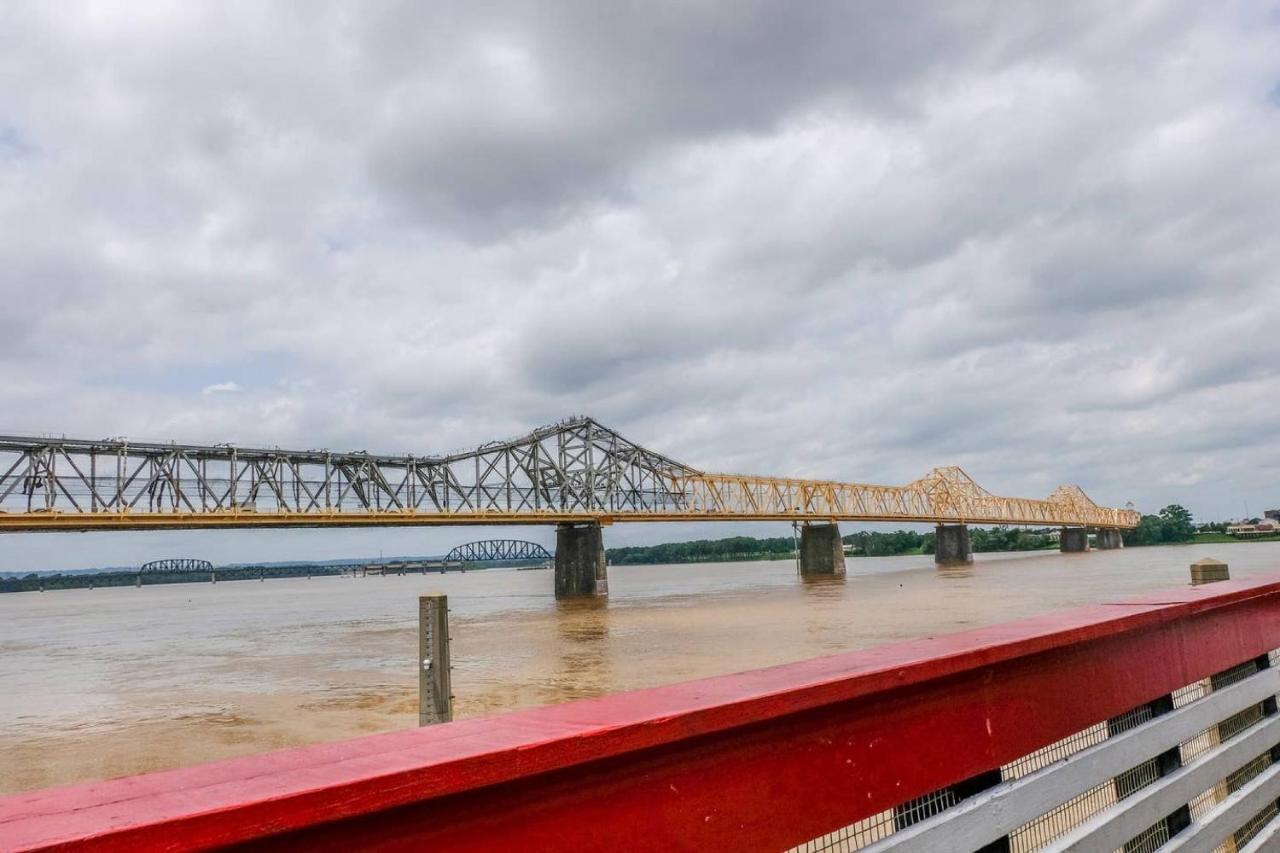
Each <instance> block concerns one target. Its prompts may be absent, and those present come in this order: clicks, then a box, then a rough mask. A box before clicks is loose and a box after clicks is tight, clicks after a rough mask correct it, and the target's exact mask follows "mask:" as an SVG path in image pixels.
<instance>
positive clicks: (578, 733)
mask: <svg viewBox="0 0 1280 853" xmlns="http://www.w3.org/2000/svg"><path fill="white" fill-rule="evenodd" d="M1276 648H1280V575H1277V576H1271V577H1267V578H1264V579H1255V580H1252V581H1249V582H1228V583H1221V584H1216V585H1213V586H1208V587H1198V588H1192V587H1186V588H1183V589H1177V590H1172V591H1169V592H1165V593H1161V594H1157V595H1147V596H1138V597H1129V598H1123V599H1119V600H1116V601H1114V602H1111V603H1107V604H1101V605H1095V606H1090V607H1084V608H1080V609H1077V610H1071V611H1067V612H1062V613H1057V614H1053V615H1049V616H1044V617H1038V618H1034V619H1027V620H1023V621H1019V622H1014V623H1010V624H1004V625H998V626H995V627H991V628H983V629H980V630H976V631H970V632H966V633H962V634H953V635H949V636H942V637H932V638H928V639H922V640H917V641H912V642H908V643H900V644H896V645H891V646H883V647H880V648H874V649H868V650H866V651H858V652H850V653H846V654H840V655H835V656H832V657H826V658H819V659H814V660H808V661H803V662H800V663H795V664H787V665H784V666H778V667H773V668H770V669H762V670H757V671H753V672H746V673H741V674H737V675H728V676H723V677H719V678H710V679H704V680H701V681H692V682H686V683H682V684H674V685H670V686H666V687H659V688H655V689H651V690H640V691H636V692H632V693H621V694H615V695H612V696H607V697H604V698H601V699H593V700H586V701H579V702H570V703H566V704H563V705H556V706H550V707H545V708H538V709H534V710H529V711H521V712H516V713H511V714H503V715H498V716H492V717H485V718H479V719H471V720H463V721H460V722H455V723H449V724H445V725H439V726H431V727H426V728H421V729H413V730H410V731H403V732H395V733H391V734H384V735H375V736H371V737H365V738H359V739H356V740H350V741H344V742H340V743H333V744H324V745H319V746H313V747H306V748H302V749H292V750H286V751H281V752H274V753H268V754H265V755H259V756H254V757H251V758H244V759H236V760H231V761H221V762H216V763H213V764H206V765H202V766H198V767H190V768H186V769H182V770H174V771H168V772H162V773H151V774H147V775H144V776H137V777H132V778H125V779H116V780H113V781H109V782H101V783H93V784H87V785H80V786H76V787H71V788H62V789H50V790H45V791H36V792H32V793H26V794H19V795H16V796H10V797H8V798H4V799H0V848H3V849H6V850H7V849H41V848H44V849H74V848H82V847H86V848H87V847H94V848H98V849H110V850H130V851H133V850H138V849H143V848H150V847H162V848H166V849H180V848H210V847H218V846H223V845H230V844H250V845H264V846H287V847H293V848H304V849H308V850H351V849H355V848H357V847H359V848H362V849H367V848H377V849H387V850H390V849H401V848H404V849H431V850H445V849H466V850H485V849H491V850H517V849H518V850H575V851H579V850H595V849H608V850H610V851H623V850H664V851H665V850H693V849H698V850H706V849H715V850H758V849H775V850H776V849H784V848H786V847H789V846H791V845H794V844H798V843H801V842H803V841H805V840H806V839H811V838H814V837H816V836H819V835H822V834H823V833H825V832H829V831H832V830H834V829H836V828H838V827H841V826H845V825H848V824H851V823H853V822H855V821H858V820H861V819H863V818H865V817H868V816H870V815H873V814H876V813H879V812H882V811H884V810H885V809H890V808H892V807H894V806H895V805H898V804H901V803H903V802H904V801H906V800H909V799H911V798H914V797H917V796H921V795H924V794H926V793H928V792H931V791H936V790H938V789H940V788H943V787H946V786H948V785H952V784H954V783H956V782H958V781H960V780H964V779H968V778H971V777H974V776H976V775H978V774H980V773H983V772H985V771H990V770H991V769H992V768H998V767H1000V766H1001V764H1003V763H1006V762H1009V761H1011V760H1013V759H1015V758H1017V757H1019V756H1023V755H1026V754H1028V753H1031V752H1033V751H1034V750H1036V749H1038V748H1040V747H1043V746H1045V745H1046V744H1049V743H1051V742H1053V741H1055V740H1058V739H1060V738H1063V737H1066V736H1067V735H1070V734H1072V733H1074V732H1078V731H1080V730H1082V729H1085V728H1086V727H1088V726H1090V725H1093V724H1095V723H1098V722H1099V721H1104V720H1107V719H1108V718H1110V717H1113V716H1115V715H1117V714H1120V713H1122V712H1124V711H1126V710H1128V709H1131V708H1134V707H1135V706H1137V705H1140V704H1142V703H1144V702H1148V701H1150V700H1152V699H1154V698H1155V697H1158V696H1161V695H1164V694H1168V693H1170V692H1171V691H1173V690H1174V689H1176V688H1179V687H1181V686H1183V685H1187V684H1189V683H1192V682H1194V681H1196V680H1197V679H1201V678H1205V677H1208V676H1210V675H1212V674H1214V673H1218V672H1221V671H1223V670H1225V669H1227V668H1228V667H1231V666H1233V665H1236V664H1238V663H1240V662H1241V661H1245V660H1249V659H1251V658H1254V657H1256V656H1258V655H1262V654H1264V653H1266V652H1267V651H1269V650H1271V649H1276Z"/></svg>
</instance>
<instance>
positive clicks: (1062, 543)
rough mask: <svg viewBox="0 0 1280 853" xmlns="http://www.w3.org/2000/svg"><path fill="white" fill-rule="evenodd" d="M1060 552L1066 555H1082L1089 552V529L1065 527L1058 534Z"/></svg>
mask: <svg viewBox="0 0 1280 853" xmlns="http://www.w3.org/2000/svg"><path fill="white" fill-rule="evenodd" d="M1058 550H1059V551H1061V552H1062V553H1064V554H1082V553H1084V552H1085V551H1088V550H1089V528H1087V527H1064V528H1062V530H1061V531H1059V533H1058Z"/></svg>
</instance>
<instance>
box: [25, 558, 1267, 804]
mask: <svg viewBox="0 0 1280 853" xmlns="http://www.w3.org/2000/svg"><path fill="white" fill-rule="evenodd" d="M1203 556H1216V557H1219V558H1221V559H1224V560H1226V561H1227V562H1228V563H1230V565H1231V572H1232V576H1233V577H1245V576H1247V575H1249V574H1254V573H1257V572H1260V571H1264V570H1268V569H1280V543H1249V544H1238V545H1237V544H1227V545H1203V546H1186V547H1169V548H1134V549H1128V550H1123V551H1108V552H1093V553H1090V554H1068V555H1063V554H1057V553H1053V552H1049V553H1046V552H1032V553H1023V554H1002V555H992V554H986V555H983V554H980V555H977V557H976V562H975V563H974V564H973V565H972V566H965V567H960V568H952V569H937V568H935V567H934V566H933V564H932V561H931V558H930V557H888V558H860V559H851V560H849V564H848V574H847V576H846V577H845V578H844V579H817V580H813V579H801V578H799V577H798V576H797V574H796V567H795V563H794V562H793V561H790V560H785V561H775V562H755V563H716V564H694V565H681V566H615V567H611V568H610V570H609V589H610V593H611V595H610V597H609V599H608V600H607V601H603V600H598V601H585V602H556V601H555V599H554V597H553V595H552V576H551V573H550V572H549V571H503V570H488V571H483V572H468V573H467V574H465V575H462V574H449V575H427V576H425V577H423V576H420V575H414V576H406V577H396V576H392V577H368V578H333V577H326V578H315V579H312V580H306V579H287V580H269V581H266V582H263V583H259V582H257V581H240V582H234V583H227V582H224V583H219V584H216V585H211V584H183V585H172V586H150V587H143V588H141V589H136V588H132V587H114V588H105V589H97V590H92V591H89V590H69V591H57V592H49V593H43V594H41V593H21V594H13V595H3V596H0V654H2V655H3V657H2V658H0V659H2V660H3V661H4V665H3V668H2V669H0V719H2V720H3V722H0V750H5V751H7V752H8V753H9V756H10V757H11V758H12V759H13V760H11V761H6V762H0V768H3V767H5V766H8V767H9V768H11V769H10V770H9V771H5V770H3V769H0V790H14V789H18V788H23V787H33V786H36V785H41V784H51V783H55V782H65V781H73V780H77V779H82V778H94V777H96V776H100V775H111V774H112V773H125V772H136V771H138V770H142V769H151V768H153V767H162V766H173V765H175V764H182V763H190V762H192V761H198V760H204V759H206V758H211V757H219V756H223V755H231V754H239V753H243V752H252V751H256V750H260V749H266V748H270V747H274V746H281V745H287V744H293V743H304V742H310V741H314V740H324V739H333V738H338V737H346V736H351V735H354V734H359V733H362V732H368V731H376V730H383V729H391V728H400V727H405V726H410V725H413V724H414V723H415V721H416V705H415V703H416V682H415V681H414V679H415V678H416V669H415V666H414V658H415V655H416V640H415V630H416V623H415V620H416V606H417V602H416V598H417V596H418V595H419V594H421V593H424V592H437V591H438V592H444V593H446V594H448V596H449V601H450V609H451V617H450V618H451V620H452V634H453V637H454V643H453V658H454V673H453V687H454V692H455V694H456V695H457V699H456V712H457V715H458V716H471V715H475V714H480V713H486V712H490V711H495V710H504V709H510V708H515V707H524V706H529V705H535V704H542V703H547V702H557V701H563V700H566V699H572V698H579V697H583V696H593V695H599V694H601V693H605V692H610V691H616V690H624V689H631V688H636V687H644V686H650V685H654V684H660V683H665V682H670V681H675V680H680V679H685V678H695V677H700V676H706V675H715V674H721V673H726V672H733V671H737V670H742V669H749V668H752V667H759V666H766V665H771V664H776V663H782V662H786V661H792V660H798V659H802V658H806V657H812V656H814V655H821V654H829V653H832V652H836V651H841V650H846V649H853V648H860V647H866V646H870V645H875V644H878V643H884V642H891V641H893V640H897V639H905V638H909V637H916V636H922V635H932V634H937V633H945V632H949V631H956V630H962V629H964V628H969V627H973V626H976V625H981V624H989V623H992V622H997V621H1003V620H1007V619H1012V618H1017V617H1020V616H1026V615H1031V614H1035V613H1042V612H1044V611H1046V610H1052V609H1056V608H1061V607H1069V606H1073V605H1078V604H1084V603H1088V602H1092V601H1099V600H1104V599H1107V598H1111V597H1114V596H1117V595H1124V594H1127V593H1132V592H1137V591H1141V590H1147V589H1153V588H1158V587H1162V586H1173V585H1180V584H1184V583H1186V582H1187V566H1188V565H1189V564H1190V563H1191V562H1192V561H1194V560H1196V559H1199V558H1200V557H1203ZM122 734H123V737H121V735H122ZM166 738H171V739H172V745H171V746H170V747H168V748H160V747H159V746H157V749H156V750H155V751H154V753H153V752H149V751H148V750H146V749H141V748H140V746H139V744H141V743H142V742H144V741H146V742H151V743H155V744H159V745H163V744H165V743H167V742H168V741H166ZM23 744H25V745H23ZM104 750H106V751H107V754H109V756H111V757H110V758H104V757H103V755H104V753H103V751H104ZM113 751H114V752H113ZM91 758H92V760H90V759H91ZM104 762H105V763H104ZM13 768H16V769H13ZM6 774H7V775H6Z"/></svg>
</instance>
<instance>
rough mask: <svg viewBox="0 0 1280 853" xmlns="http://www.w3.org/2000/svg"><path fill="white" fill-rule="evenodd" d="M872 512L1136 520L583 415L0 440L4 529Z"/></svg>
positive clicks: (855, 515)
mask: <svg viewBox="0 0 1280 853" xmlns="http://www.w3.org/2000/svg"><path fill="white" fill-rule="evenodd" d="M695 519H701V520H714V521H730V520H783V521H786V520H820V519H832V520H836V519H839V520H843V519H850V520H869V521H870V520H875V521H899V520H900V521H932V522H957V523H960V522H975V523H988V524H1028V525H1082V526H1091V527H1115V528H1128V527H1134V526H1136V525H1137V523H1138V519H1139V515H1138V513H1136V512H1134V511H1133V510H1129V509H1111V508H1107V507H1101V506H1098V505H1097V504H1095V503H1094V502H1093V501H1092V500H1090V499H1089V498H1088V496H1087V495H1085V493H1084V492H1083V491H1081V490H1080V489H1079V488H1078V487H1075V486H1064V487H1062V488H1059V489H1058V490H1056V491H1055V492H1054V493H1053V494H1052V495H1050V496H1049V498H1048V499H1046V500H1033V499H1025V498H1006V497H998V496H996V495H992V494H991V493H989V492H987V491H986V490H985V489H983V488H981V487H980V486H978V485H977V484H976V483H975V482H974V481H973V480H972V479H970V478H969V477H968V475H966V474H965V473H964V472H963V471H961V470H960V469H959V468H935V469H934V470H933V471H931V472H930V473H929V474H928V475H926V476H925V477H923V478H921V479H919V480H916V481H915V482H912V483H909V484H908V485H906V486H877V485H867V484H860V483H839V482H831V481H822V480H802V479H787V478H776V477H752V476H738V475H730V474H712V473H707V472H704V471H700V470H698V469H695V468H691V467H689V466H688V465H684V464H682V463H679V462H676V461H674V460H672V459H670V458H668V457H666V456H663V455H662V454H659V453H655V452H654V451H652V450H648V449H646V448H644V447H641V446H640V445H638V444H635V443H633V442H631V441H628V440H627V439H625V438H623V437H622V436H621V435H619V434H618V433H617V432H615V431H613V430H611V429H608V428H606V427H604V426H602V425H600V424H599V423H597V422H596V421H594V420H592V419H591V418H586V417H578V418H571V419H569V420H565V421H562V422H560V423H557V424H552V425H550V426H546V427H542V428H540V429H537V430H534V431H533V432H530V433H529V434H528V435H524V436H521V437H519V438H515V439H511V440H509V441H500V442H491V443H489V444H484V445H481V446H480V447H479V448H477V449H475V450H471V451H465V452H460V453H453V454H447V455H443V456H388V455H378V454H370V453H363V452H357V453H334V452H330V451H327V450H305V451H296V450H281V449H279V448H270V449H264V448H245V447H236V446H232V445H212V446H203V445H185V444H141V443H134V442H127V441H119V440H107V441H80V440H73V439H65V438H58V439H53V438H30V437H20V436H0V531H3V530H10V531H13V530H84V529H149V528H184V527H185V528H195V527H307V526H366V525H377V526H391V525H409V524H460V523H488V524H494V523H504V524H505V523H516V524H518V523H546V522H549V521H592V520H595V521H601V522H605V523H609V522H613V521H619V522H621V521H673V520H695Z"/></svg>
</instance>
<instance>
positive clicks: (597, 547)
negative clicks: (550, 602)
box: [555, 521, 609, 598]
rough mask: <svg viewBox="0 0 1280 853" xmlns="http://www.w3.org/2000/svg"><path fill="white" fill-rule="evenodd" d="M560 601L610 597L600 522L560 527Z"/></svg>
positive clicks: (557, 533) (570, 524)
mask: <svg viewBox="0 0 1280 853" xmlns="http://www.w3.org/2000/svg"><path fill="white" fill-rule="evenodd" d="M555 565H556V569H555V572H556V598H578V597H581V596H591V595H608V594H609V570H608V568H607V567H606V565H605V559H604V534H603V533H602V532H601V530H600V524H599V522H595V521H591V522H586V523H579V524H575V523H573V522H568V523H565V524H557V525H556V559H555Z"/></svg>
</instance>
